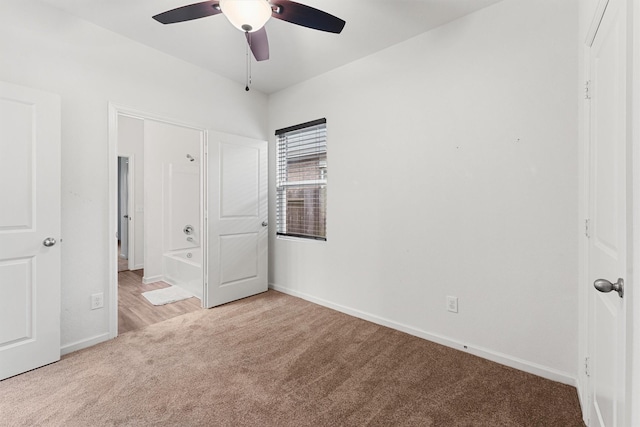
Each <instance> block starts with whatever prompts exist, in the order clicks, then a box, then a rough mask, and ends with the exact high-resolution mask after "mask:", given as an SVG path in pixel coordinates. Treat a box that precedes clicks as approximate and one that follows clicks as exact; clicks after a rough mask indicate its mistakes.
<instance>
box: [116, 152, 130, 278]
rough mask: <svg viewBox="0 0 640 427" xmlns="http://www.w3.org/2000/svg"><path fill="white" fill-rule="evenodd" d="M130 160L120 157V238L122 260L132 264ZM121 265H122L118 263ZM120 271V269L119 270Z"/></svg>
mask: <svg viewBox="0 0 640 427" xmlns="http://www.w3.org/2000/svg"><path fill="white" fill-rule="evenodd" d="M129 221H131V218H130V215H129V159H128V158H127V157H123V156H118V238H119V240H120V255H119V256H120V259H126V260H127V266H128V265H129V264H130V263H129V259H130V256H129V254H130V251H129ZM118 265H120V263H118ZM118 270H120V268H118Z"/></svg>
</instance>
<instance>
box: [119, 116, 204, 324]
mask: <svg viewBox="0 0 640 427" xmlns="http://www.w3.org/2000/svg"><path fill="white" fill-rule="evenodd" d="M111 113H112V115H111V117H110V120H111V122H110V123H111V124H112V126H111V129H110V139H111V138H113V141H110V147H113V148H114V150H111V151H112V157H111V158H112V159H113V161H114V162H115V163H116V172H117V173H116V176H115V177H114V176H111V178H112V180H111V181H110V183H111V185H112V186H113V187H115V188H114V189H115V194H114V196H115V197H114V199H115V209H112V211H113V215H114V216H113V217H112V218H113V221H112V224H113V226H115V234H116V236H117V239H116V241H117V248H114V249H115V250H116V260H117V261H116V263H112V269H113V271H114V273H115V274H114V280H112V282H111V283H112V289H111V295H112V298H111V301H112V304H113V305H112V306H111V310H110V335H111V336H112V337H115V336H117V335H118V334H122V333H125V332H129V331H131V330H135V329H140V328H142V327H145V326H148V325H151V324H154V323H158V322H161V321H163V320H166V319H169V318H172V317H175V316H179V315H182V314H186V313H189V312H192V311H196V310H200V309H201V307H202V303H201V299H202V292H203V283H204V280H203V272H202V266H201V262H200V261H198V260H199V259H201V256H200V255H199V253H201V240H202V239H201V235H202V233H201V230H202V218H201V217H202V215H201V212H202V162H201V161H200V159H201V157H202V152H203V144H204V137H205V131H204V130H202V129H196V128H193V127H191V126H185V125H182V124H177V123H174V122H172V121H169V120H165V119H160V118H157V117H151V116H150V115H148V114H141V113H138V112H132V111H130V110H127V111H123V110H122V109H119V110H116V109H113V110H112V111H111ZM114 319H115V320H114Z"/></svg>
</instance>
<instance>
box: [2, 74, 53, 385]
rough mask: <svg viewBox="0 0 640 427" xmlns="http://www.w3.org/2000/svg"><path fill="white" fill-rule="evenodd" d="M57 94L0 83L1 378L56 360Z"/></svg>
mask: <svg viewBox="0 0 640 427" xmlns="http://www.w3.org/2000/svg"><path fill="white" fill-rule="evenodd" d="M59 240H60V99H59V97H58V96H57V95H53V94H49V93H44V92H40V91H36V90H32V89H28V88H24V87H20V86H15V85H11V84H7V83H1V82H0V380H2V379H4V378H7V377H10V376H13V375H16V374H19V373H22V372H25V371H28V370H30V369H34V368H37V367H39V366H42V365H46V364H48V363H51V362H55V361H57V360H59V359H60V243H59Z"/></svg>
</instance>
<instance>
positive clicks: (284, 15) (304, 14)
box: [271, 0, 346, 34]
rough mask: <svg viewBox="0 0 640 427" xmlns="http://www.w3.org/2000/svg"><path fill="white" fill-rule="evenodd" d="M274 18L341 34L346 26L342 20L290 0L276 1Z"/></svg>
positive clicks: (273, 3)
mask: <svg viewBox="0 0 640 427" xmlns="http://www.w3.org/2000/svg"><path fill="white" fill-rule="evenodd" d="M271 5H272V6H273V9H274V10H273V14H272V16H273V17H274V18H277V19H281V20H283V21H287V22H291V23H293V24H297V25H301V26H303V27H307V28H313V29H314V30H320V31H326V32H329V33H338V34H339V33H340V32H341V31H342V29H343V28H344V25H345V24H346V22H345V21H343V20H342V19H340V18H338V17H336V16H333V15H331V14H328V13H327V12H323V11H321V10H319V9H315V8H313V7H311V6H306V5H304V4H300V3H296V2H293V1H289V0H274V1H272V2H271Z"/></svg>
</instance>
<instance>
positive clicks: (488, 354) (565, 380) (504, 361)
mask: <svg viewBox="0 0 640 427" xmlns="http://www.w3.org/2000/svg"><path fill="white" fill-rule="evenodd" d="M269 288H271V289H273V290H275V291H278V292H282V293H284V294H287V295H291V296H294V297H298V298H302V299H304V300H306V301H310V302H312V303H315V304H318V305H321V306H324V307H327V308H331V309H333V310H336V311H339V312H341V313H345V314H348V315H350V316H354V317H358V318H360V319H364V320H367V321H369V322H372V323H376V324H378V325H382V326H387V327H389V328H392V329H396V330H398V331H402V332H405V333H407V334H409V335H413V336H416V337H419V338H422V339H425V340H428V341H432V342H435V343H437V344H441V345H444V346H446V347H451V348H453V349H456V350H460V351H464V352H465V353H470V354H473V355H475V356H478V357H481V358H483V359H487V360H491V361H492V362H496V363H499V364H501V365H505V366H509V367H511V368H514V369H518V370H520V371H524V372H528V373H530V374H533V375H537V376H539V377H542V378H546V379H549V380H552V381H557V382H559V383H562V384H567V385H570V386H574V387H577V380H576V378H574V377H573V376H571V375H570V374H568V373H566V372H562V371H558V370H556V369H553V368H549V367H546V366H542V365H539V364H537V363H533V362H530V361H527V360H523V359H520V358H517V357H513V356H509V355H508V354H503V353H499V352H496V351H493V350H490V349H486V348H482V347H474V346H471V345H468V344H464V343H462V342H460V341H457V340H454V339H451V338H447V337H444V336H442V335H438V334H433V333H430V332H427V331H423V330H420V329H417V328H414V327H412V326H408V325H404V324H402V323H398V322H394V321H392V320H389V319H385V318H383V317H380V316H376V315H374V314H370V313H366V312H364V311H360V310H356V309H353V308H349V307H345V306H343V305H340V304H335V303H332V302H330V301H327V300H324V299H322V298H317V297H314V296H312V295H308V294H305V293H303V292H299V291H296V290H293V289H289V288H286V287H282V286H278V285H276V284H273V283H269Z"/></svg>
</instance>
